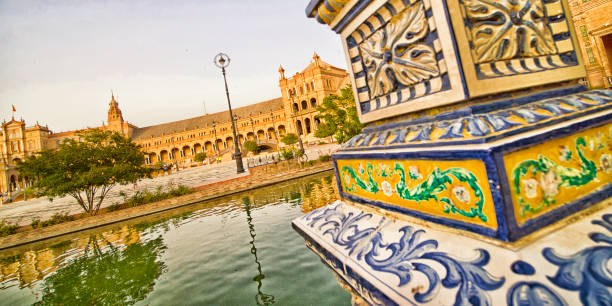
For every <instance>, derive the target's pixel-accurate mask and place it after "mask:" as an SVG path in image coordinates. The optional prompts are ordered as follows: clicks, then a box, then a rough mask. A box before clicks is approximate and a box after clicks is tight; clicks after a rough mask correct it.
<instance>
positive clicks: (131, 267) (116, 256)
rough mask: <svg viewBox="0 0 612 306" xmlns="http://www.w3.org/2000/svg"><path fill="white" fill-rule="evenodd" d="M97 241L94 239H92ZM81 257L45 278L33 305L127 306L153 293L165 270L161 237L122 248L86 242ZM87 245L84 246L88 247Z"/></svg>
mask: <svg viewBox="0 0 612 306" xmlns="http://www.w3.org/2000/svg"><path fill="white" fill-rule="evenodd" d="M95 238H97V237H95ZM89 245H91V246H93V247H92V249H93V250H91V251H90V250H89V247H88V248H87V249H86V250H85V255H84V256H83V257H80V258H77V259H76V260H74V261H73V262H71V263H70V264H68V265H67V266H65V267H63V268H61V269H59V270H58V271H57V272H56V273H54V274H53V275H51V276H49V277H46V278H45V279H44V283H43V286H42V290H41V294H42V298H41V300H40V301H37V302H36V303H34V305H97V304H100V305H131V304H135V303H136V302H138V301H141V300H143V299H145V298H146V297H147V295H148V294H149V293H150V292H152V291H153V288H154V287H155V283H156V281H157V279H158V278H159V277H160V276H161V275H162V274H163V273H164V272H165V271H166V264H165V263H164V262H163V253H164V250H165V249H166V246H165V245H164V243H163V241H162V238H161V237H158V238H157V239H154V240H149V241H147V242H142V241H138V242H136V243H134V244H131V245H128V246H127V247H126V248H124V249H122V248H120V247H117V246H113V245H112V244H111V243H106V244H105V245H103V246H99V242H98V241H97V240H94V239H90V243H89ZM89 245H88V246H89Z"/></svg>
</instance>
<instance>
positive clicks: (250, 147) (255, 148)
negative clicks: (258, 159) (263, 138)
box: [244, 140, 259, 154]
mask: <svg viewBox="0 0 612 306" xmlns="http://www.w3.org/2000/svg"><path fill="white" fill-rule="evenodd" d="M244 149H245V150H246V151H247V152H253V153H255V154H257V152H259V145H258V144H257V143H256V142H255V141H253V140H247V141H245V142H244Z"/></svg>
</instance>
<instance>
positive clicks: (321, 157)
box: [319, 154, 331, 163]
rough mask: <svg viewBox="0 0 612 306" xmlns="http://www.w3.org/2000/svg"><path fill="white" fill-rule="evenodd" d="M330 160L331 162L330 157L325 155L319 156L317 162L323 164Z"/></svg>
mask: <svg viewBox="0 0 612 306" xmlns="http://www.w3.org/2000/svg"><path fill="white" fill-rule="evenodd" d="M330 160H331V156H329V155H327V154H326V155H321V156H319V161H321V162H322V163H324V162H328V161H330Z"/></svg>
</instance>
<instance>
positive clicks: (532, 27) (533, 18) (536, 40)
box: [463, 0, 557, 63]
mask: <svg viewBox="0 0 612 306" xmlns="http://www.w3.org/2000/svg"><path fill="white" fill-rule="evenodd" d="M542 2H543V1H542V0H500V1H497V0H463V5H464V6H465V9H466V10H465V11H466V14H467V18H468V20H469V22H470V26H469V31H470V35H471V40H472V45H473V49H472V50H473V53H474V61H475V62H476V63H484V62H490V61H498V60H507V59H513V58H517V57H535V56H541V55H550V54H556V53H557V48H556V46H555V42H554V40H553V35H552V32H551V30H550V28H549V27H548V24H547V21H546V12H545V10H544V4H543V3H542ZM548 2H551V1H548ZM555 2H556V1H555Z"/></svg>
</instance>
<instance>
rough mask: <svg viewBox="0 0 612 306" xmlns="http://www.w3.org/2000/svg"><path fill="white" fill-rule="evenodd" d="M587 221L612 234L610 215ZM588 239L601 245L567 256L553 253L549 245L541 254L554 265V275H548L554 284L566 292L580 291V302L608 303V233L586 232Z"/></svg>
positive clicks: (611, 278) (611, 254) (611, 257)
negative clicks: (555, 269)
mask: <svg viewBox="0 0 612 306" xmlns="http://www.w3.org/2000/svg"><path fill="white" fill-rule="evenodd" d="M591 223H593V224H596V225H600V226H602V227H603V228H605V229H606V230H608V231H609V232H611V233H612V214H606V215H604V216H603V217H602V219H601V220H593V221H591ZM589 237H590V238H591V240H593V241H594V242H596V243H603V245H598V246H593V247H589V248H586V249H584V250H582V251H580V252H577V253H575V254H573V255H570V256H569V257H563V256H560V255H557V253H556V252H555V251H553V249H551V248H546V249H544V250H543V251H542V254H543V255H544V257H545V258H546V259H547V260H548V261H549V262H551V263H552V264H554V265H555V266H558V267H559V269H558V270H557V273H556V274H555V275H554V276H549V277H548V279H550V281H551V282H553V283H554V284H555V285H557V286H559V287H561V288H563V289H566V290H570V291H580V301H581V302H582V304H583V305H610V304H611V303H612V294H611V293H610V287H612V273H611V271H610V262H611V261H612V236H610V235H606V234H603V233H591V234H589Z"/></svg>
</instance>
